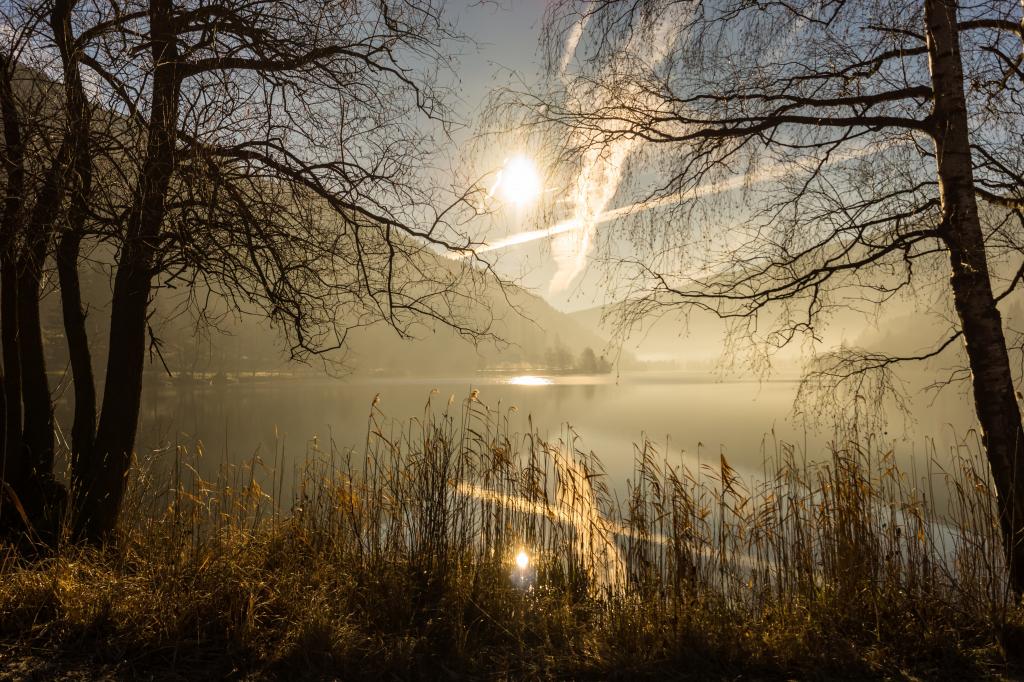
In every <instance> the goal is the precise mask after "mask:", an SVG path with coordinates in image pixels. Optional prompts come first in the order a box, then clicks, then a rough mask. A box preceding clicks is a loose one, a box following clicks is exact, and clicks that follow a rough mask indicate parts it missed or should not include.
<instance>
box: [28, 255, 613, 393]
mask: <svg viewBox="0 0 1024 682" xmlns="http://www.w3.org/2000/svg"><path fill="white" fill-rule="evenodd" d="M106 270H107V268H106V267H104V266H102V265H97V266H95V267H94V269H93V271H92V272H90V273H88V274H83V289H84V293H85V297H86V300H87V301H88V303H89V308H90V310H91V311H92V312H91V314H90V315H89V316H88V318H87V319H88V324H89V333H90V335H91V336H92V337H93V339H94V342H95V345H94V357H93V362H94V363H95V364H96V366H97V369H99V368H100V367H101V366H102V364H103V363H104V362H105V361H106V352H107V343H106V337H107V335H108V330H107V329H106V327H105V324H104V323H105V322H106V320H108V319H109V317H108V312H107V310H108V307H109V299H110V277H109V273H108V272H106ZM187 296H188V293H187V292H185V291H183V290H180V289H167V288H164V289H160V290H159V291H158V293H157V296H156V304H155V311H154V314H153V316H152V318H151V327H152V333H153V336H154V337H155V339H156V341H155V342H153V343H151V344H150V354H149V356H148V364H147V369H148V370H150V372H151V373H163V374H164V375H165V376H166V374H167V369H169V370H170V371H171V372H172V373H173V374H175V375H177V374H189V373H198V374H216V373H218V372H224V373H226V374H228V375H230V374H239V373H252V372H268V371H273V372H304V371H320V370H321V369H322V367H321V366H319V365H318V364H317V363H315V362H314V363H313V364H311V365H301V364H298V363H292V362H289V361H288V353H287V344H286V342H285V340H284V337H283V335H282V333H281V330H280V329H277V328H274V327H272V326H271V325H270V324H269V323H268V322H267V321H266V320H264V319H261V318H259V317H257V316H253V315H235V314H231V315H226V314H225V313H224V311H225V306H224V305H223V304H222V303H220V302H218V301H217V300H216V297H214V298H212V299H211V300H210V301H209V302H205V301H204V305H205V307H206V309H207V312H208V315H207V318H208V319H206V320H198V319H197V317H196V315H195V313H194V310H195V309H196V308H197V306H196V305H195V299H193V302H192V304H191V305H188V306H185V305H183V302H184V301H185V300H186V297H187ZM484 296H485V297H486V299H487V300H486V301H482V302H481V305H480V306H478V307H477V308H474V312H473V314H474V315H480V316H485V315H486V316H487V317H486V318H482V319H491V318H492V317H493V323H492V332H493V335H494V337H495V338H493V339H484V340H481V341H479V342H478V343H476V344H475V345H474V343H472V342H471V341H469V340H466V339H463V338H461V337H459V336H458V335H457V334H456V333H455V332H454V331H452V330H451V329H449V328H447V327H445V326H444V325H441V324H440V323H437V324H433V325H431V324H428V323H423V324H420V325H417V326H415V327H413V328H412V329H411V333H412V337H411V338H403V337H401V336H399V335H398V334H397V333H396V332H395V331H394V330H393V329H391V328H390V327H388V326H386V325H384V324H376V325H371V326H368V327H357V328H354V329H352V330H351V331H350V332H349V335H348V338H347V345H348V348H347V350H346V351H344V352H343V353H334V354H331V355H329V356H328V359H329V360H332V361H339V362H340V364H339V365H336V366H335V368H336V369H338V370H340V371H342V372H354V373H357V374H365V373H375V374H405V375H437V374H443V373H458V372H473V371H477V370H484V369H490V370H508V371H519V370H544V371H561V372H574V371H578V372H594V371H597V372H600V371H608V370H609V369H610V363H609V362H608V361H607V360H604V359H603V358H602V356H605V357H608V351H607V341H606V339H605V338H603V337H602V336H601V335H600V334H599V333H596V332H595V331H593V330H591V329H588V328H587V327H586V326H585V325H583V324H580V323H579V322H577V321H576V320H574V319H573V318H572V316H570V315H567V314H564V313H561V312H559V311H557V310H555V309H554V308H552V307H551V306H550V305H549V304H548V303H546V302H545V301H544V300H543V299H541V298H540V297H538V296H535V295H533V294H531V293H529V292H527V291H525V290H523V289H521V288H519V287H515V286H511V287H509V288H507V289H506V290H505V291H504V292H502V291H501V290H499V289H498V287H497V286H496V285H493V286H489V287H487V288H486V289H485V294H484ZM506 296H507V297H508V298H507V300H506ZM199 298H200V299H201V298H202V296H201V295H200V296H199ZM484 304H486V305H484ZM513 306H514V308H513ZM183 309H187V311H186V312H182V311H183ZM43 318H44V325H45V337H46V341H47V347H48V355H49V356H50V357H49V362H48V365H49V367H50V370H51V371H53V372H62V371H63V368H64V367H66V365H67V359H66V354H67V351H66V346H65V343H64V335H63V329H62V326H61V321H60V320H61V318H60V299H59V293H58V292H52V293H50V294H48V295H47V296H46V297H45V299H44V300H43ZM588 349H589V351H588ZM164 363H166V365H167V369H165V368H164V366H163V365H164Z"/></svg>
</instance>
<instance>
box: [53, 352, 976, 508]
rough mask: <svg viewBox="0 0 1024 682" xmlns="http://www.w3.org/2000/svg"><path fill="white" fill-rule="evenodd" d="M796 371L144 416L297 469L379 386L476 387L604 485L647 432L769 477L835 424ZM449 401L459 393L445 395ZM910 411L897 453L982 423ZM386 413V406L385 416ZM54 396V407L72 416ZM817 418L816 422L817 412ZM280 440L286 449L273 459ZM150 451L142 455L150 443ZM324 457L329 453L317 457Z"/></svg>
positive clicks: (313, 400)
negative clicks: (798, 399) (781, 459)
mask: <svg viewBox="0 0 1024 682" xmlns="http://www.w3.org/2000/svg"><path fill="white" fill-rule="evenodd" d="M796 388H797V380H796V379H795V378H781V379H774V380H765V381H757V380H737V379H728V378H723V377H722V376H720V375H716V374H713V373H709V372H694V371H682V370H674V371H673V370H669V371H665V370H660V371H647V372H625V373H622V374H621V375H619V376H616V374H614V373H610V374H601V375H560V374H544V373H543V372H537V373H534V374H505V373H493V372H492V373H478V374H469V375H464V376H452V377H358V376H357V377H348V378H327V377H324V378H319V379H317V378H309V377H263V378H258V379H250V380H245V379H243V380H241V381H232V382H226V383H219V384H218V383H213V382H211V380H209V379H205V380H201V381H198V380H197V381H193V382H189V383H187V384H184V385H181V384H175V383H172V382H169V381H157V382H152V383H149V384H147V385H146V388H145V390H144V394H143V410H142V414H141V419H140V427H139V436H138V438H139V451H140V454H142V453H147V452H149V451H152V450H158V449H165V448H168V447H172V448H173V446H175V445H181V446H185V447H186V448H188V449H189V450H190V451H193V452H194V451H195V448H196V445H197V443H201V444H202V448H203V452H204V458H203V460H201V469H202V470H203V471H204V473H205V474H206V475H209V476H213V475H214V474H215V473H216V471H217V468H218V467H219V466H220V465H221V464H222V463H223V462H224V461H225V458H226V459H227V461H228V462H231V463H235V464H244V463H246V462H248V461H249V460H250V459H251V457H252V456H253V455H254V454H256V453H259V454H260V456H261V459H262V460H263V462H264V464H265V466H266V467H268V468H269V467H271V466H273V464H274V462H275V461H277V462H278V465H279V466H283V467H284V468H285V472H286V474H287V475H288V476H291V474H292V473H293V470H294V469H295V468H296V467H297V466H299V465H300V464H301V463H302V461H303V459H304V458H305V457H306V456H307V455H308V454H310V451H311V449H312V447H313V444H312V443H313V440H314V439H317V441H318V447H319V448H320V449H321V450H323V451H327V450H329V441H330V440H331V439H333V441H334V443H335V446H336V447H337V449H338V450H341V451H346V450H350V449H351V450H353V451H355V452H356V453H359V452H360V451H361V449H362V448H363V446H364V445H365V441H366V437H367V430H368V429H369V428H371V422H370V414H371V404H372V403H373V401H374V398H375V397H378V396H379V403H378V405H377V409H378V410H379V411H380V412H379V413H377V412H376V410H373V411H374V412H375V413H376V417H375V419H376V422H375V423H376V424H378V425H379V426H381V427H382V428H383V432H384V433H385V434H387V433H388V431H389V430H393V429H401V428H403V425H404V424H405V423H406V422H407V421H408V420H410V419H415V418H422V417H423V416H424V411H425V410H426V409H427V403H428V401H429V404H430V409H431V410H432V411H433V413H434V414H441V413H443V412H444V411H445V410H447V411H448V412H449V413H450V414H453V415H455V416H456V418H457V419H458V418H460V415H461V414H462V412H463V410H464V408H465V406H466V405H465V404H466V401H468V400H469V398H470V394H471V392H472V391H473V390H474V389H476V390H478V391H479V394H478V398H477V400H478V401H479V404H480V405H482V406H486V407H488V408H491V409H492V410H496V411H500V414H502V415H504V417H506V418H507V419H508V420H509V424H510V430H511V431H514V432H518V433H519V434H527V433H529V431H530V424H529V422H528V419H529V418H532V426H533V429H535V431H536V432H537V433H538V434H539V435H540V437H542V438H545V439H547V440H550V441H557V440H558V439H563V440H565V439H567V438H568V436H569V432H568V430H567V428H566V426H567V425H569V426H571V427H572V429H573V430H574V431H575V433H576V435H577V436H578V438H579V440H578V441H577V442H576V447H577V448H580V449H582V450H584V451H593V452H594V453H595V454H596V455H597V456H598V457H599V459H600V460H601V462H602V463H603V464H604V466H605V468H606V472H607V475H608V478H609V480H608V483H609V485H610V486H611V487H613V488H614V489H616V490H619V491H623V490H624V486H625V482H626V480H627V478H629V477H630V475H631V474H633V467H634V456H635V451H634V444H637V443H640V442H641V441H642V439H643V438H644V437H646V438H647V439H648V440H650V441H651V442H652V443H653V444H654V445H656V446H657V447H658V449H659V451H660V452H661V453H662V454H663V456H664V457H665V459H666V461H668V462H671V463H673V464H677V465H679V464H682V465H686V466H688V467H690V468H691V470H694V471H696V468H697V465H698V457H699V459H700V461H701V462H703V463H704V464H711V465H714V466H717V465H718V459H719V455H720V454H722V455H724V456H725V457H726V459H727V460H728V462H729V464H730V465H731V466H732V467H734V468H735V469H737V470H738V471H740V472H742V473H743V474H744V475H748V476H751V477H762V476H763V473H764V472H763V467H762V465H763V455H764V454H765V452H766V451H767V452H768V453H771V452H774V451H775V449H776V445H775V441H779V442H781V441H785V442H787V443H790V444H792V445H795V446H796V447H797V448H798V450H799V451H800V452H802V453H805V454H806V455H807V457H808V459H810V460H811V461H821V460H825V459H827V458H828V457H829V450H828V443H829V442H831V441H833V439H834V437H835V432H833V431H831V430H830V429H829V427H828V426H827V425H823V426H821V427H819V428H815V427H814V425H813V424H814V422H813V421H812V422H811V425H810V426H809V425H808V421H809V420H807V419H803V418H802V417H801V415H795V414H794V413H793V408H794V406H793V400H794V397H795V395H796ZM449 400H450V401H451V402H449ZM911 408H912V409H911V413H910V415H909V418H907V419H904V417H903V416H901V415H898V414H897V415H894V416H893V417H892V419H891V423H890V424H889V425H888V428H887V429H886V431H885V434H878V435H879V436H880V437H882V438H884V439H886V440H887V441H888V440H891V441H892V447H893V448H894V449H895V452H896V453H897V455H898V457H899V459H900V461H901V463H904V464H908V465H909V463H910V461H911V459H913V458H914V457H915V456H916V459H917V460H918V464H919V465H922V471H923V464H924V457H925V456H926V453H927V456H929V457H935V458H936V460H937V461H939V462H943V463H944V462H948V454H949V450H950V448H952V447H954V446H955V445H956V443H957V442H958V440H960V439H964V438H966V437H967V436H968V435H969V434H968V429H970V428H971V426H972V424H973V420H972V415H971V411H970V405H969V402H968V401H967V399H966V398H965V397H964V396H963V394H962V391H959V390H957V389H956V388H955V387H951V388H947V389H946V390H945V391H944V392H942V393H941V394H939V395H938V396H937V397H936V396H935V395H934V394H933V393H923V392H922V393H920V394H919V395H918V396H917V398H916V399H915V400H914V401H913V402H912V404H911ZM381 413H382V414H381ZM66 414H67V411H66V407H65V406H64V405H63V404H59V405H58V415H59V416H60V415H66ZM814 418H815V417H814V415H812V419H814ZM275 451H276V452H277V453H278V455H277V458H275V454H274V453H275ZM143 456H144V454H143ZM320 456H323V455H320Z"/></svg>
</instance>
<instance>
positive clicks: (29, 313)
mask: <svg viewBox="0 0 1024 682" xmlns="http://www.w3.org/2000/svg"><path fill="white" fill-rule="evenodd" d="M70 151H71V146H70V144H69V143H68V141H67V139H65V140H64V142H63V143H62V144H61V147H60V151H58V152H57V155H56V156H55V157H54V159H53V161H52V162H51V164H50V168H49V169H48V170H47V173H46V177H45V178H44V180H43V183H42V186H41V187H40V188H39V194H38V196H37V197H36V203H35V207H34V208H33V210H32V217H31V219H30V220H29V224H28V228H27V229H26V230H25V239H24V243H23V245H22V256H21V259H20V260H19V261H18V275H17V287H18V301H17V315H18V353H19V358H20V361H21V396H22V405H23V407H24V410H25V415H24V427H23V429H22V447H23V448H24V451H25V461H26V464H25V466H26V467H27V469H28V471H29V474H30V475H31V476H32V478H33V479H42V478H49V479H52V477H53V404H52V403H51V402H50V386H49V383H48V381H47V379H46V355H45V351H44V349H43V332H42V320H41V319H40V316H39V295H40V288H41V282H42V278H43V264H44V261H45V260H46V254H47V251H48V250H49V245H50V239H51V236H52V235H53V231H54V226H55V222H56V220H57V214H58V212H59V209H60V205H61V201H62V199H63V197H64V184H65V174H66V173H67V170H68V157H69V155H70Z"/></svg>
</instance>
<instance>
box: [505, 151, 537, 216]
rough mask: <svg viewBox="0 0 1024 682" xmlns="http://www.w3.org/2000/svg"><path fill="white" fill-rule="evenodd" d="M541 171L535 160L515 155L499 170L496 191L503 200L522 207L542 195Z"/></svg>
mask: <svg viewBox="0 0 1024 682" xmlns="http://www.w3.org/2000/svg"><path fill="white" fill-rule="evenodd" d="M541 190H542V187H541V180H540V173H538V172H537V167H536V166H535V165H534V163H533V161H531V160H530V159H528V158H527V157H525V156H513V157H512V158H511V159H509V160H508V161H506V162H505V165H504V167H502V169H501V170H500V171H499V172H498V179H497V181H496V182H495V185H494V191H495V192H497V194H498V196H499V197H501V199H502V201H505V202H508V203H510V204H514V205H516V206H519V207H522V206H526V205H527V204H531V203H533V202H534V201H536V200H537V197H539V196H540V193H541Z"/></svg>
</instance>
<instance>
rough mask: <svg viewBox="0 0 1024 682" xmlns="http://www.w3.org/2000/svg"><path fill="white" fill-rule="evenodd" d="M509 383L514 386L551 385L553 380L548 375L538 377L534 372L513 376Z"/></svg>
mask: <svg viewBox="0 0 1024 682" xmlns="http://www.w3.org/2000/svg"><path fill="white" fill-rule="evenodd" d="M508 383H510V384H512V385H513V386H549V385H550V384H551V383H552V382H551V379H548V378H547V377H537V376H533V375H532V374H524V375H522V376H517V377H512V378H511V379H509V380H508Z"/></svg>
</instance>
